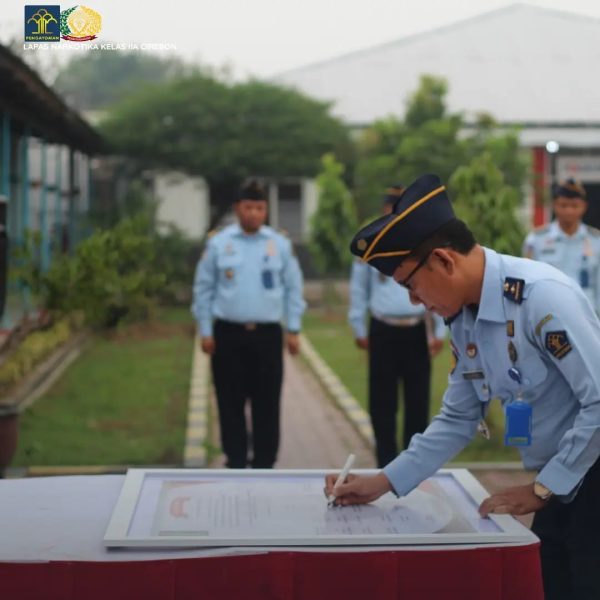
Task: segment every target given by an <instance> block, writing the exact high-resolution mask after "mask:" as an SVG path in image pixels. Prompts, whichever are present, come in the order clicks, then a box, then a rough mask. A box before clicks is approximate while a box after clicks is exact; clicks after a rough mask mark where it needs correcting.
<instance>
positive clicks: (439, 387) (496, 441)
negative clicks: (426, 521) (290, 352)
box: [303, 307, 520, 461]
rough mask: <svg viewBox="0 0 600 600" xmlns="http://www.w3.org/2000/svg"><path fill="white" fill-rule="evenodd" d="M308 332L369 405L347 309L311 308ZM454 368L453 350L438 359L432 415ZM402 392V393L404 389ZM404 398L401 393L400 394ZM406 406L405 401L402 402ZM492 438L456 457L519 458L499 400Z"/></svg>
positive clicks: (491, 419)
mask: <svg viewBox="0 0 600 600" xmlns="http://www.w3.org/2000/svg"><path fill="white" fill-rule="evenodd" d="M303 330H304V333H305V334H306V335H307V336H308V337H309V339H310V340H311V342H312V343H313V345H314V346H315V348H316V349H317V351H318V352H319V354H320V355H321V356H322V357H323V359H324V360H325V362H327V364H328V365H329V366H330V367H331V368H332V369H333V370H334V371H335V372H336V374H337V375H338V377H339V378H340V379H341V380H342V381H343V382H344V384H345V385H346V387H347V388H348V389H349V390H350V392H351V393H352V395H353V396H354V397H355V398H356V399H357V400H358V402H359V403H360V404H361V405H362V406H363V407H365V408H367V367H368V359H367V354H366V353H365V352H364V351H363V350H359V349H358V348H357V347H356V346H355V345H354V337H353V335H352V330H351V329H350V326H349V325H348V324H347V321H346V308H345V307H338V308H336V309H329V310H326V311H325V310H317V309H313V310H309V311H308V312H307V314H306V315H305V317H304V324H303ZM449 369H450V349H449V343H446V344H445V346H444V350H443V351H442V352H441V353H440V354H439V356H437V357H436V358H435V359H434V363H433V373H432V393H431V404H430V415H431V416H432V417H433V416H434V415H435V414H436V413H437V412H438V410H439V408H440V405H441V401H442V396H443V394H444V390H445V389H446V384H447V380H448V371H449ZM400 394H401V392H400ZM400 397H401V396H400ZM400 405H401V406H402V403H400ZM402 418H403V416H402V409H401V410H400V411H399V415H398V431H399V432H401V431H402ZM486 421H487V423H488V426H489V428H490V431H491V439H490V440H485V439H484V438H483V437H482V436H480V435H477V437H476V438H475V439H474V440H473V441H472V442H471V444H469V446H467V447H466V448H465V449H464V450H463V451H462V452H461V453H460V454H459V455H458V456H457V457H456V458H455V460H457V461H518V460H520V459H519V453H518V452H517V450H515V449H514V448H506V447H505V446H504V443H503V436H504V416H503V414H502V408H501V406H500V404H499V403H498V402H492V405H491V409H490V411H489V413H488V417H487V419H486Z"/></svg>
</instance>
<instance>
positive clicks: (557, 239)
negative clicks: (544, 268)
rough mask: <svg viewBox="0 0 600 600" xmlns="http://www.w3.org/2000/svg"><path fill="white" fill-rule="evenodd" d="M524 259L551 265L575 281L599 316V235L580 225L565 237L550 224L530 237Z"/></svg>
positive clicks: (564, 234)
mask: <svg viewBox="0 0 600 600" xmlns="http://www.w3.org/2000/svg"><path fill="white" fill-rule="evenodd" d="M523 256H526V257H527V258H532V259H534V260H541V261H542V262H545V263H548V264H550V265H553V266H554V267H556V268H557V269H560V270H561V271H562V272H563V273H566V274H567V275H568V276H569V277H571V278H572V279H574V280H575V281H576V282H577V283H578V284H579V285H581V286H582V288H583V291H584V292H585V294H586V296H587V297H588V298H589V299H590V302H591V303H592V304H593V306H594V308H595V309H596V312H598V313H599V314H600V231H598V230H597V229H595V228H594V227H590V226H588V225H585V224H584V223H581V224H580V225H579V228H578V229H577V231H576V232H575V233H574V234H573V235H567V234H566V233H565V232H564V231H563V230H562V229H561V228H560V225H559V224H558V222H557V221H553V222H552V223H550V224H549V225H546V226H544V227H540V228H539V229H535V230H534V231H532V232H531V233H529V235H528V236H527V237H526V238H525V242H524V243H523Z"/></svg>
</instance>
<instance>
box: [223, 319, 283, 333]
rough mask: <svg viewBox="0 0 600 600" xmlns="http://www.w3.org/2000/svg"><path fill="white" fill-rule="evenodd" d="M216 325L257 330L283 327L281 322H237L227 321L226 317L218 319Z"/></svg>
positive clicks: (242, 329)
mask: <svg viewBox="0 0 600 600" xmlns="http://www.w3.org/2000/svg"><path fill="white" fill-rule="evenodd" d="M215 325H219V326H221V327H226V328H228V329H237V330H239V331H257V330H258V329H272V328H274V327H281V324H280V323H254V322H248V323H237V322H236V321H225V320H224V319H217V320H216V322H215Z"/></svg>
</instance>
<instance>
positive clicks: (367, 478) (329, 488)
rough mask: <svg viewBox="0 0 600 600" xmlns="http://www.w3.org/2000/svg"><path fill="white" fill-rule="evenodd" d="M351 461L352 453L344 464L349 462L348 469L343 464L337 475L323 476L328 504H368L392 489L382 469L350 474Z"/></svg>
mask: <svg viewBox="0 0 600 600" xmlns="http://www.w3.org/2000/svg"><path fill="white" fill-rule="evenodd" d="M351 459H352V460H351ZM353 462H354V458H353V455H350V456H349V457H348V460H347V461H346V465H348V463H350V466H348V469H346V465H344V469H342V472H341V473H340V474H339V475H338V476H337V477H336V476H335V475H327V476H326V477H325V495H326V496H327V501H328V506H334V505H335V506H349V505H351V504H368V503H369V502H373V500H377V498H379V497H380V496H383V494H385V493H386V492H393V491H394V489H393V487H392V484H391V483H390V481H389V479H388V478H387V477H386V476H385V475H384V473H383V471H380V472H379V473H377V475H350V474H349V473H348V471H349V470H350V467H351V465H352V463H353ZM394 493H395V492H394Z"/></svg>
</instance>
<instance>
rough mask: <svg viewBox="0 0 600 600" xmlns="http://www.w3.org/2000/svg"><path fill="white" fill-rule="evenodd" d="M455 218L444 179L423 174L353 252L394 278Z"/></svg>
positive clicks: (354, 242)
mask: <svg viewBox="0 0 600 600" xmlns="http://www.w3.org/2000/svg"><path fill="white" fill-rule="evenodd" d="M454 218H455V216H454V211H453V210H452V205H451V204H450V199H449V198H448V195H447V194H446V188H445V187H444V186H443V185H442V182H441V181H440V178H439V177H438V176H437V175H422V176H421V177H419V178H418V179H417V180H416V181H414V182H413V183H412V184H411V185H410V186H409V187H407V188H406V190H404V192H403V194H402V195H401V196H400V198H399V200H398V202H397V203H396V204H395V205H394V210H393V212H392V213H391V214H389V215H386V216H385V217H380V218H379V219H377V220H376V221H373V222H372V223H369V225H367V226H366V227H363V228H362V229H361V230H360V231H359V232H358V233H357V234H356V235H355V236H354V239H353V240H352V242H351V244H350V251H351V252H352V254H354V255H355V256H358V257H359V258H361V259H362V260H363V261H364V262H367V263H369V264H370V265H371V266H373V267H375V268H376V269H377V270H378V271H381V273H383V274H384V275H388V276H392V275H393V274H394V271H395V270H396V269H397V268H398V265H399V264H400V263H401V262H402V261H403V260H404V259H405V258H407V257H408V256H409V255H410V253H411V252H412V251H413V250H415V248H417V246H419V244H421V243H422V242H424V241H425V240H427V239H428V238H430V237H431V236H432V235H433V234H434V233H435V232H436V231H437V230H438V229H439V228H440V227H441V226H442V225H445V224H446V223H448V221H451V220H452V219H454Z"/></svg>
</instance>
